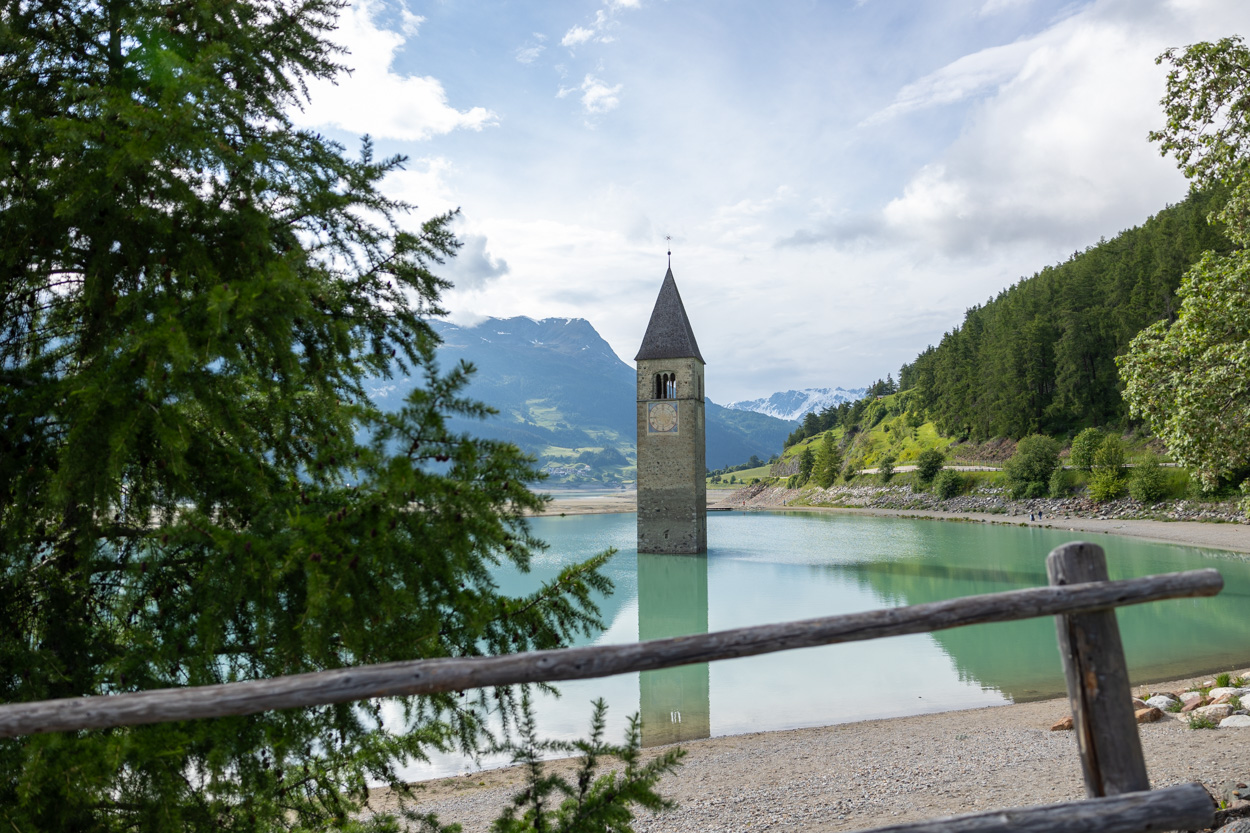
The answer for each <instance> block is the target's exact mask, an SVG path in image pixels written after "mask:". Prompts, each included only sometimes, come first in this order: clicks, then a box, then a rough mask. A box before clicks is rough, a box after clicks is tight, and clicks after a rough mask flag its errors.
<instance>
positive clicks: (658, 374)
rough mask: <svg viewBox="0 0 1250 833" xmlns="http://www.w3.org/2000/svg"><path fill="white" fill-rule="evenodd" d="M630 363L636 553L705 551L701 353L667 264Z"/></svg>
mask: <svg viewBox="0 0 1250 833" xmlns="http://www.w3.org/2000/svg"><path fill="white" fill-rule="evenodd" d="M634 361H635V362H636V363H637V366H638V552H644V553H685V554H690V553H701V552H706V551H707V485H706V481H705V480H704V478H705V477H706V475H707V466H706V461H707V441H706V430H705V428H704V421H703V410H704V409H703V356H702V355H701V354H700V353H699V345H698V344H697V343H696V342H695V340H694V331H693V330H692V329H691V328H690V319H689V318H687V317H686V308H685V307H684V306H682V303H681V295H679V294H678V293H677V281H675V280H674V279H673V269H672V267H671V266H670V267H669V270H668V273H667V274H665V276H664V283H663V284H662V285H661V286H660V296H659V298H657V299H656V302H655V309H653V310H652V311H651V321H650V322H649V323H648V324H647V333H646V335H645V336H643V339H642V347H641V348H639V350H638V355H637V356H635V357H634Z"/></svg>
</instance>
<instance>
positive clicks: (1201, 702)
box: [1050, 671, 1250, 732]
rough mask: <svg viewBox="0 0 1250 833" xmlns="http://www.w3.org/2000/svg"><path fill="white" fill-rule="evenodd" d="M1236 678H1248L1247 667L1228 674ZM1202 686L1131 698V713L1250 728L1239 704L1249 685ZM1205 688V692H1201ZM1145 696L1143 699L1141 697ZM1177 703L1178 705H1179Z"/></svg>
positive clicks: (1144, 719)
mask: <svg viewBox="0 0 1250 833" xmlns="http://www.w3.org/2000/svg"><path fill="white" fill-rule="evenodd" d="M1230 676H1232V677H1233V678H1234V679H1236V680H1237V681H1239V682H1244V681H1246V680H1250V671H1243V672H1242V673H1241V674H1240V675H1230ZM1199 688H1200V689H1201V690H1191V691H1180V692H1176V691H1155V692H1152V693H1149V696H1147V694H1146V693H1143V695H1142V697H1134V698H1133V714H1134V716H1135V717H1136V718H1137V722H1138V723H1154V722H1155V721H1158V720H1162V719H1164V718H1165V717H1172V718H1175V719H1176V720H1179V721H1181V722H1183V723H1189V722H1190V721H1191V720H1194V719H1197V718H1206V719H1207V720H1209V721H1213V722H1215V723H1216V728H1220V729H1246V728H1250V709H1245V708H1239V707H1238V706H1240V701H1241V698H1243V697H1246V698H1250V686H1217V685H1216V684H1215V680H1207V681H1206V682H1204V683H1203V684H1202V685H1201V686H1200V687H1199ZM1204 691H1205V693H1203V692H1204ZM1142 698H1145V699H1142ZM1178 706H1179V708H1178ZM1073 725H1074V722H1073V720H1072V718H1071V717H1070V716H1069V717H1063V718H1061V719H1059V720H1058V721H1056V722H1055V724H1054V725H1053V726H1051V727H1050V730H1051V731H1052V732H1062V731H1068V730H1070V729H1072V728H1073Z"/></svg>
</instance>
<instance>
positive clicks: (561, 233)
mask: <svg viewBox="0 0 1250 833" xmlns="http://www.w3.org/2000/svg"><path fill="white" fill-rule="evenodd" d="M1230 34H1246V35H1250V3H1248V2H1246V0H1093V2H1071V3H1064V2H1050V1H1049V0H858V2H856V0H825V1H824V2H817V1H816V0H776V2H769V3H764V2H758V0H754V1H752V2H745V1H744V0H596V1H595V2H592V1H591V0H576V1H574V0H570V2H542V3H537V2H530V3H524V2H511V3H503V2H468V0H441V1H440V0H433V1H432V2H424V1H423V0H406V2H405V0H354V2H353V4H352V6H351V8H350V9H349V10H348V11H347V13H346V14H345V16H344V17H343V19H342V20H341V25H340V28H339V30H338V32H337V35H336V39H337V40H338V41H339V42H340V43H342V44H343V45H344V46H345V47H347V48H348V49H349V50H350V55H349V56H348V57H347V58H346V62H347V63H348V64H349V65H350V66H352V67H353V70H354V71H353V73H352V75H351V76H350V77H348V78H343V79H341V80H340V82H339V84H338V85H337V86H329V85H322V86H317V87H314V88H313V89H312V101H311V104H310V105H309V106H308V107H307V108H306V109H305V111H304V112H303V113H302V114H299V115H298V117H297V121H298V123H300V124H303V125H307V126H313V127H316V128H317V129H318V130H321V131H322V132H325V133H327V134H328V135H331V136H334V137H335V138H337V139H339V140H340V141H342V142H343V143H344V144H346V145H347V146H348V147H349V148H350V149H354V148H356V147H357V146H358V143H359V136H360V135H362V134H365V133H368V134H370V135H371V136H373V137H374V139H375V142H376V144H377V146H378V149H379V150H380V151H381V152H386V153H403V154H405V155H407V156H409V157H410V163H409V165H408V168H407V170H405V171H404V172H402V173H401V174H398V175H396V176H394V177H393V178H392V179H391V180H389V181H388V182H387V188H388V190H389V191H390V192H392V193H393V194H395V195H398V196H403V197H405V198H407V199H408V200H409V201H411V202H414V203H416V204H418V205H419V206H420V207H419V209H418V211H417V212H416V214H415V215H414V218H413V220H414V222H416V221H417V220H419V219H420V218H422V217H424V216H428V215H429V214H433V213H435V212H439V211H444V210H447V209H449V208H455V207H460V208H461V209H462V212H463V214H462V219H461V221H460V222H459V224H458V231H459V233H460V235H461V239H462V240H463V241H464V248H463V250H462V253H461V256H460V257H459V258H458V259H457V261H456V262H455V263H454V264H451V265H449V267H448V270H447V276H448V277H450V278H451V279H452V280H454V281H455V283H456V289H455V290H454V291H453V292H452V293H451V294H450V295H449V296H448V298H447V301H448V304H449V306H450V308H451V309H452V311H453V315H454V317H456V318H457V319H458V320H461V321H464V322H472V321H474V320H475V319H476V318H480V317H481V316H486V315H493V316H499V317H507V316H513V315H529V316H531V317H534V318H545V317H550V316H571V317H581V318H586V319H588V320H589V321H590V322H591V323H592V324H593V325H594V326H595V328H596V329H598V330H599V332H600V333H601V334H602V335H603V336H604V337H605V338H606V339H607V340H608V341H609V343H611V345H612V347H613V348H614V349H615V350H616V352H617V353H618V354H619V355H620V356H621V357H622V358H623V359H625V360H626V361H632V359H633V355H634V353H635V351H636V350H637V348H638V344H639V343H640V341H641V338H642V334H643V331H644V329H645V327H646V322H647V318H648V316H649V314H650V311H651V307H652V305H653V303H654V301H655V296H656V293H657V292H658V291H659V286H660V281H661V280H662V278H663V276H664V270H665V263H666V256H665V250H666V247H668V246H669V245H671V247H672V250H673V273H674V275H675V276H676V278H677V283H678V286H679V287H680V289H681V293H682V297H683V299H684V300H685V304H686V309H687V311H688V312H689V314H690V318H691V321H692V323H693V325H694V329H695V334H696V336H697V337H698V339H699V345H700V347H701V349H702V351H703V354H704V357H705V358H706V359H707V362H708V371H707V373H708V377H707V378H708V387H707V389H708V394H709V396H710V397H711V398H712V399H714V400H716V401H718V402H722V403H724V402H729V401H733V400H736V399H743V398H752V397H756V396H762V395H767V394H769V393H772V392H774V391H777V390H785V389H789V388H803V387H818V386H819V387H824V386H836V385H841V386H844V387H858V386H861V385H864V384H868V383H870V382H872V381H873V380H874V379H877V378H881V377H884V376H885V374H886V373H890V372H893V373H897V371H898V368H899V366H900V365H901V364H903V363H904V362H907V361H910V360H911V359H912V358H914V357H915V355H916V354H917V353H918V352H920V351H921V350H923V349H924V348H925V347H926V346H927V345H928V344H931V343H936V342H937V341H938V340H940V339H941V336H942V334H943V333H944V332H945V331H947V330H949V329H951V328H952V327H953V326H956V325H957V324H959V322H960V321H961V320H962V317H963V314H964V311H965V310H966V309H967V308H968V307H969V306H972V305H973V304H977V303H981V302H984V301H985V300H986V299H987V298H989V297H991V296H993V295H994V294H996V293H997V292H998V291H999V290H1001V289H1003V288H1005V287H1007V286H1009V285H1011V284H1012V283H1014V282H1016V281H1017V280H1019V279H1020V278H1021V277H1025V276H1028V275H1031V274H1033V273H1034V272H1036V271H1037V270H1039V269H1041V268H1042V267H1043V266H1046V265H1048V264H1053V263H1057V262H1060V261H1063V260H1066V259H1067V258H1068V257H1069V256H1071V254H1072V253H1073V252H1074V251H1077V250H1080V249H1084V248H1085V247H1086V246H1089V245H1091V244H1094V243H1097V242H1098V240H1099V238H1100V237H1104V236H1106V237H1111V236H1113V235H1114V234H1116V233H1117V232H1118V231H1120V230H1121V229H1123V228H1126V227H1129V226H1133V225H1137V224H1139V223H1141V222H1142V221H1143V220H1145V219H1146V217H1148V216H1149V215H1150V214H1152V213H1154V212H1156V211H1158V210H1159V209H1160V208H1162V207H1163V206H1165V205H1166V204H1168V203H1170V202H1176V201H1178V200H1180V199H1181V198H1183V197H1184V195H1185V192H1186V183H1185V181H1184V179H1183V178H1182V177H1181V175H1180V174H1179V172H1177V171H1176V169H1175V166H1174V164H1173V163H1172V161H1171V160H1170V159H1164V158H1161V157H1160V156H1159V154H1158V152H1157V149H1156V148H1155V146H1153V145H1152V144H1150V143H1149V142H1148V141H1147V139H1146V134H1147V132H1148V131H1149V130H1150V129H1152V128H1156V127H1158V126H1160V124H1161V116H1160V108H1159V104H1158V102H1159V99H1160V97H1161V96H1162V94H1163V79H1164V76H1165V69H1164V68H1162V67H1159V66H1156V65H1155V63H1154V59H1155V57H1156V56H1157V55H1158V54H1159V53H1160V52H1162V51H1163V50H1164V49H1166V48H1168V47H1170V46H1183V45H1185V44H1188V43H1192V42H1195V41H1199V40H1208V39H1214V38H1219V37H1223V36H1226V35H1230ZM668 237H671V238H672V240H671V244H670V243H669V242H668V241H667V239H666V238H668Z"/></svg>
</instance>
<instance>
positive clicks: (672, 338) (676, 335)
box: [634, 266, 706, 364]
mask: <svg viewBox="0 0 1250 833" xmlns="http://www.w3.org/2000/svg"><path fill="white" fill-rule="evenodd" d="M692 357H693V358H696V359H698V360H699V361H701V362H702V361H703V355H702V354H701V353H700V352H699V343H698V342H697V341H695V340H694V330H692V329H690V319H689V318H687V317H686V308H685V307H684V306H682V303H681V294H680V293H679V292H678V291H677V281H676V280H674V279H673V268H672V267H671V266H670V267H669V269H668V272H667V274H665V275H664V283H663V284H662V285H661V286H660V297H658V298H656V299H655V309H653V310H651V321H650V323H648V324H647V334H646V335H644V336H643V337H642V347H639V348H638V355H637V356H634V361H636V362H637V361H642V360H643V359H687V358H692ZM704 364H706V362H704Z"/></svg>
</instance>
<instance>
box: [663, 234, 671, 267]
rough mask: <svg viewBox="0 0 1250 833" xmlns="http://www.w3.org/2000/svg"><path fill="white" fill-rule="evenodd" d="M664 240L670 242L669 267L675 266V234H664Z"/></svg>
mask: <svg viewBox="0 0 1250 833" xmlns="http://www.w3.org/2000/svg"><path fill="white" fill-rule="evenodd" d="M664 240H665V241H666V242H667V243H668V268H669V269H672V268H673V235H671V234H666V235H664Z"/></svg>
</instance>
